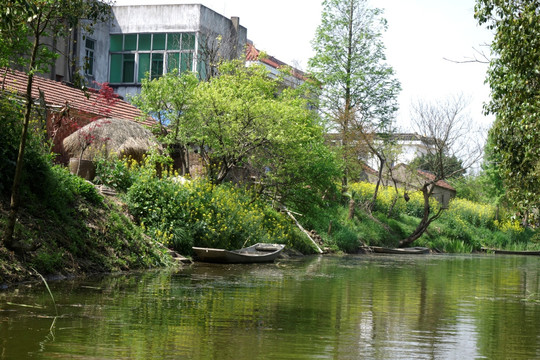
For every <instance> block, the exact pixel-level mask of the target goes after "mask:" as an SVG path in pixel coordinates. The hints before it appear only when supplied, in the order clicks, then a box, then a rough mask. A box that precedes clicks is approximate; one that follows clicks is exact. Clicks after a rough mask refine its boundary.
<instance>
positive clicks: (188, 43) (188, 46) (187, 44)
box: [182, 33, 195, 50]
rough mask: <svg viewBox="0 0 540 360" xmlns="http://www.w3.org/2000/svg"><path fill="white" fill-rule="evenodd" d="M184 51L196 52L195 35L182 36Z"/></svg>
mask: <svg viewBox="0 0 540 360" xmlns="http://www.w3.org/2000/svg"><path fill="white" fill-rule="evenodd" d="M182 50H195V34H194V33H183V34H182Z"/></svg>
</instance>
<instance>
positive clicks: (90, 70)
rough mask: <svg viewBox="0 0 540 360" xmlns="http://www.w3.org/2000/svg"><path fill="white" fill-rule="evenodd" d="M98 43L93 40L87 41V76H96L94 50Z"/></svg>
mask: <svg viewBox="0 0 540 360" xmlns="http://www.w3.org/2000/svg"><path fill="white" fill-rule="evenodd" d="M95 46H96V42H95V41H94V40H92V39H86V40H85V58H84V73H85V75H89V76H93V75H94V49H95Z"/></svg>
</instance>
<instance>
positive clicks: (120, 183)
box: [94, 157, 137, 192]
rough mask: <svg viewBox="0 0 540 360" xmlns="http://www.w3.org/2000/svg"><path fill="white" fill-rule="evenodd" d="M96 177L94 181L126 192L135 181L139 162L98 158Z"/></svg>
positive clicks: (115, 158) (114, 158)
mask: <svg viewBox="0 0 540 360" xmlns="http://www.w3.org/2000/svg"><path fill="white" fill-rule="evenodd" d="M95 165H96V177H95V179H94V183H96V184H101V185H106V186H108V187H111V188H113V189H115V190H117V191H122V192H126V191H127V189H129V188H130V187H131V185H133V182H134V181H135V177H136V175H135V169H136V168H137V163H136V162H135V161H133V160H129V159H119V158H117V157H113V158H110V159H106V158H98V159H97V160H96V161H95Z"/></svg>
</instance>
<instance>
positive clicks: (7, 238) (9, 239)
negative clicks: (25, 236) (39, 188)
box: [4, 13, 41, 250]
mask: <svg viewBox="0 0 540 360" xmlns="http://www.w3.org/2000/svg"><path fill="white" fill-rule="evenodd" d="M40 21H41V13H40V14H39V15H38V20H37V26H36V29H39V26H40ZM39 35H40V33H39V31H35V32H34V44H33V45H32V55H31V57H30V65H29V66H30V71H29V72H28V80H27V83H26V96H25V99H26V107H25V110H24V124H23V129H22V134H21V140H20V142H19V153H18V155H17V164H16V166H15V176H14V177H13V185H12V187H11V201H10V209H9V215H8V221H7V223H6V228H5V234H4V245H5V246H6V248H8V249H11V250H14V248H15V241H14V238H13V233H14V231H15V223H16V222H17V213H18V211H19V206H20V199H19V189H20V185H21V175H22V171H23V165H24V150H25V148H26V138H27V136H28V127H29V124H30V116H31V115H32V84H33V82H34V67H35V66H36V59H37V51H38V47H39Z"/></svg>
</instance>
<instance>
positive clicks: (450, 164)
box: [410, 153, 466, 179]
mask: <svg viewBox="0 0 540 360" xmlns="http://www.w3.org/2000/svg"><path fill="white" fill-rule="evenodd" d="M410 165H411V166H412V167H413V168H417V169H420V170H425V171H429V172H430V173H432V174H435V175H436V176H437V177H442V176H441V175H439V173H440V172H441V169H443V170H444V173H445V174H448V178H449V179H452V178H459V177H462V176H463V175H465V172H466V170H465V169H463V162H462V161H461V160H460V159H458V158H457V157H456V156H455V155H450V156H448V155H442V156H439V155H438V154H434V153H428V154H423V155H421V156H418V157H417V158H415V159H414V160H413V161H411V164H410Z"/></svg>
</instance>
